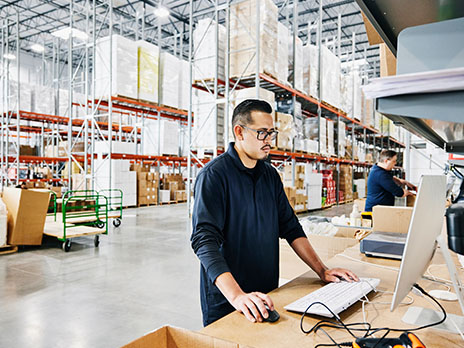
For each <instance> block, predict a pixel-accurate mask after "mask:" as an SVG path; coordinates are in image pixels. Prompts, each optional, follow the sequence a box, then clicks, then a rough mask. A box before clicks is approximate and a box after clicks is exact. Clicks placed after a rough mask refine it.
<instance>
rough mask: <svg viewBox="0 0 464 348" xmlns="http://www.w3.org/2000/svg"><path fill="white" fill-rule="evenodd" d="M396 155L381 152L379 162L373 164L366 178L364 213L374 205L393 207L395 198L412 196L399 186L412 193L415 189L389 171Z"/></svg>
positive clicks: (388, 151)
mask: <svg viewBox="0 0 464 348" xmlns="http://www.w3.org/2000/svg"><path fill="white" fill-rule="evenodd" d="M397 158H398V155H397V154H396V152H395V151H393V150H382V152H381V153H380V160H379V162H378V163H377V164H375V165H374V166H373V167H372V169H371V172H370V173H369V177H368V178H367V197H366V207H365V211H372V208H373V207H374V206H376V205H390V206H393V205H395V197H406V196H411V195H414V193H413V192H411V191H409V190H408V189H406V188H401V186H403V185H404V186H407V187H408V188H409V189H411V190H412V191H417V187H416V186H414V185H413V184H411V183H410V182H408V181H406V180H403V179H400V178H397V177H395V176H393V174H392V172H391V170H392V169H393V167H394V166H395V164H396V161H397Z"/></svg>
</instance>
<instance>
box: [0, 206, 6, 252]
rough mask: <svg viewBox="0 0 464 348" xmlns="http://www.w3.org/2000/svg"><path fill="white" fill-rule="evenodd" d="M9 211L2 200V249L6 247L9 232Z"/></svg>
mask: <svg viewBox="0 0 464 348" xmlns="http://www.w3.org/2000/svg"><path fill="white" fill-rule="evenodd" d="M7 222H8V211H7V209H6V205H5V203H3V201H2V200H1V199H0V247H2V246H4V245H6V235H7V230H8V225H7Z"/></svg>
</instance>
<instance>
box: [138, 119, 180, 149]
mask: <svg viewBox="0 0 464 348" xmlns="http://www.w3.org/2000/svg"><path fill="white" fill-rule="evenodd" d="M158 124H160V125H161V128H160V130H159V132H158ZM143 132H144V143H143V154H144V155H178V154H179V123H178V122H176V121H170V120H160V121H158V120H147V121H145V127H144V129H143Z"/></svg>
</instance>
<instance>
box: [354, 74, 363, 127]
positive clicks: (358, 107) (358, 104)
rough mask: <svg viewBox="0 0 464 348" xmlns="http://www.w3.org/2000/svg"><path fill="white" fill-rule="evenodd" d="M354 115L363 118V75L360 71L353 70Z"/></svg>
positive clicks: (359, 118)
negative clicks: (361, 75) (360, 74)
mask: <svg viewBox="0 0 464 348" xmlns="http://www.w3.org/2000/svg"><path fill="white" fill-rule="evenodd" d="M353 78H354V82H353V114H354V115H353V117H354V118H357V119H358V120H361V118H362V96H361V92H362V91H361V77H360V76H359V71H358V70H357V69H356V70H354V71H353Z"/></svg>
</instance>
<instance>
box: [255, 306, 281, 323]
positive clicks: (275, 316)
mask: <svg viewBox="0 0 464 348" xmlns="http://www.w3.org/2000/svg"><path fill="white" fill-rule="evenodd" d="M264 307H266V310H267V313H268V317H267V318H264V316H263V314H262V313H261V312H260V314H261V317H262V318H263V320H264V321H267V322H269V323H274V322H276V321H277V320H279V319H280V315H279V313H278V312H277V311H276V310H273V311H271V310H270V309H269V307H268V306H267V305H266V304H265V305H264ZM258 311H259V309H258Z"/></svg>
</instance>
